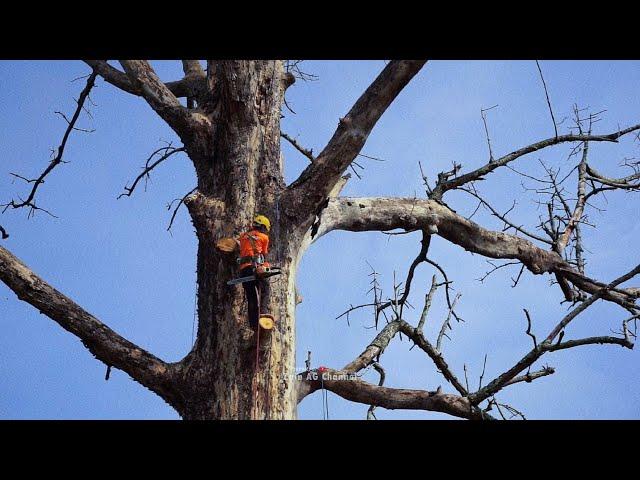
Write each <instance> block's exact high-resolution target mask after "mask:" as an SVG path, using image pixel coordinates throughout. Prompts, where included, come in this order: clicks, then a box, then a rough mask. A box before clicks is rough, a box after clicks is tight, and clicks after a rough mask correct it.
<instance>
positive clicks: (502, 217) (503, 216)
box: [459, 187, 552, 245]
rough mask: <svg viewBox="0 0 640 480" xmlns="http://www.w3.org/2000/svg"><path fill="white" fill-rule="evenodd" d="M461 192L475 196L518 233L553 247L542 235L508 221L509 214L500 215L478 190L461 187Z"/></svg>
mask: <svg viewBox="0 0 640 480" xmlns="http://www.w3.org/2000/svg"><path fill="white" fill-rule="evenodd" d="M459 190H462V191H463V192H466V193H468V194H469V195H472V196H474V197H475V198H477V199H478V200H479V201H480V203H481V204H482V205H484V206H485V207H486V208H487V209H488V210H489V211H490V212H491V214H492V215H493V216H495V217H497V218H499V219H500V220H502V221H503V222H504V223H505V225H508V226H509V227H511V228H513V229H514V230H517V231H518V232H520V233H522V234H524V235H526V236H527V237H530V238H533V239H534V240H538V241H539V242H543V243H546V244H548V245H551V244H552V242H550V241H549V240H547V239H546V238H543V237H541V236H540V235H536V234H535V233H531V232H528V231H527V230H525V229H524V228H522V226H518V225H516V224H515V223H513V222H511V221H510V220H508V219H507V214H506V213H504V214H500V213H498V211H497V210H496V209H495V208H493V207H492V206H491V205H490V204H489V203H488V202H487V201H486V200H485V199H484V198H482V197H481V196H480V195H479V194H478V192H477V190H475V188H473V189H467V188H464V187H461V188H460V189H459ZM513 207H515V202H514V205H513V206H512V207H511V209H510V210H512V209H513ZM507 213H508V212H507Z"/></svg>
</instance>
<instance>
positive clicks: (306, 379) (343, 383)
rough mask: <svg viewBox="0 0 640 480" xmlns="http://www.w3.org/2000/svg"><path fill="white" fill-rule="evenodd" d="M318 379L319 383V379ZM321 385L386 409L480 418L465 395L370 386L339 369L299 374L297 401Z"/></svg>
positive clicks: (477, 410) (477, 411) (350, 399)
mask: <svg viewBox="0 0 640 480" xmlns="http://www.w3.org/2000/svg"><path fill="white" fill-rule="evenodd" d="M320 378H322V384H321V380H320ZM321 387H323V388H325V389H326V390H329V391H330V392H333V393H335V394H336V395H338V396H340V397H342V398H344V399H345V400H349V401H351V402H356V403H363V404H365V405H375V406H376V407H382V408H387V409H390V410H396V409H403V410H427V411H435V412H442V413H447V414H449V415H453V416H455V417H460V418H467V419H474V420H481V419H483V418H491V417H489V416H486V415H485V416H484V417H483V416H482V413H481V412H480V410H479V409H477V408H474V407H471V406H470V404H469V402H468V401H467V399H466V398H465V397H462V396H457V395H451V394H445V393H441V392H440V391H435V392H429V391H425V390H408V389H400V388H389V387H381V386H377V385H371V384H370V383H367V382H364V381H362V380H360V379H358V378H357V377H356V376H355V374H350V373H348V372H343V371H339V370H332V369H323V371H322V372H321V373H320V372H318V371H311V372H305V373H303V374H301V375H299V383H298V392H299V394H298V401H302V399H304V398H305V397H306V396H307V395H309V394H310V393H313V392H315V391H316V390H319V389H320V388H321Z"/></svg>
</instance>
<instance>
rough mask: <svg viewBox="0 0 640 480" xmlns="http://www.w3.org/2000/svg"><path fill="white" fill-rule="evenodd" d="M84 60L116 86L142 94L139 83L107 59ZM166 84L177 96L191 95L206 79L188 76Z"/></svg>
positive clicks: (201, 88)
mask: <svg viewBox="0 0 640 480" xmlns="http://www.w3.org/2000/svg"><path fill="white" fill-rule="evenodd" d="M84 62H85V63H86V64H87V65H89V66H90V67H91V68H92V69H93V70H94V72H96V73H98V75H100V76H101V77H102V78H103V79H104V80H105V81H106V82H108V83H110V84H111V85H113V86H114V87H118V88H119V89H120V90H123V91H125V92H127V93H130V94H132V95H136V96H138V97H140V96H142V90H141V89H140V88H139V87H138V85H136V84H135V83H132V82H131V80H130V79H129V77H128V76H127V74H126V73H124V72H121V71H120V70H118V69H117V68H115V67H113V66H111V65H109V64H108V63H107V61H106V60H84ZM165 85H166V87H167V88H168V89H169V91H171V93H173V94H174V95H175V96H176V97H177V98H180V97H190V96H194V95H196V94H197V93H198V92H200V91H202V90H203V89H204V88H205V86H206V79H205V78H202V77H195V76H194V77H186V78H183V79H182V80H178V81H175V82H167V83H166V84H165Z"/></svg>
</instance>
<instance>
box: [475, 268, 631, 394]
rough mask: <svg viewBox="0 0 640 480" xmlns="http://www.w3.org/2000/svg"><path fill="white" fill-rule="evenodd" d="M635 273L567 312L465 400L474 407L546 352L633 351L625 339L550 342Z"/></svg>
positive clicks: (600, 290) (603, 338) (613, 283)
mask: <svg viewBox="0 0 640 480" xmlns="http://www.w3.org/2000/svg"><path fill="white" fill-rule="evenodd" d="M638 273H640V265H637V266H636V267H635V268H633V269H632V270H630V271H629V272H628V273H626V274H624V275H622V276H621V277H619V278H617V279H615V280H614V281H613V282H611V283H610V284H609V285H607V286H606V287H604V288H601V289H599V290H598V291H597V292H596V293H595V294H593V295H592V296H591V297H589V298H588V299H587V300H586V301H584V302H582V303H581V304H580V305H579V306H577V307H576V308H574V309H573V310H571V312H569V313H568V314H567V315H565V316H564V317H563V318H562V320H560V322H559V323H558V324H557V325H556V326H555V327H554V328H553V330H551V333H549V335H548V336H547V337H546V338H545V339H544V341H543V342H541V343H538V344H537V345H536V346H534V348H532V349H531V350H530V351H529V352H528V353H527V354H526V355H525V356H524V357H522V359H520V360H519V361H518V362H517V363H516V364H515V365H514V366H513V367H511V368H510V369H509V370H507V371H506V372H504V373H502V374H501V375H499V376H498V377H496V378H495V379H494V380H492V381H491V382H489V384H488V385H487V386H486V387H484V388H481V389H478V391H476V392H475V393H472V394H471V395H469V400H471V402H472V403H473V404H474V405H478V404H479V403H480V402H482V401H483V400H485V399H487V398H489V397H491V396H492V395H494V394H495V393H497V392H498V391H500V390H501V389H502V388H503V387H504V386H505V385H506V384H507V383H508V382H510V381H512V380H513V379H514V378H516V375H518V374H519V373H520V372H522V371H523V370H524V369H525V368H528V367H530V366H531V365H533V364H534V363H535V362H536V361H537V360H538V359H539V358H540V357H541V356H542V355H544V354H545V353H546V352H551V351H554V350H561V349H564V348H571V347H575V346H579V345H591V344H596V343H612V344H618V345H622V346H624V347H627V348H633V343H631V341H630V340H629V339H628V338H618V339H615V338H614V337H591V338H587V339H582V340H569V341H566V342H564V343H557V344H555V345H554V344H553V343H552V342H553V340H554V339H555V338H556V337H557V336H558V335H559V334H560V333H561V332H562V331H563V330H564V329H565V328H566V327H567V325H569V323H570V322H571V321H572V320H573V319H575V318H576V317H577V316H578V315H579V314H580V313H582V312H584V311H585V310H586V309H587V308H589V307H590V306H591V305H593V304H594V303H595V302H596V300H598V299H600V298H604V295H605V293H606V291H607V290H610V289H611V288H614V287H616V286H617V285H619V284H621V283H623V282H625V281H627V280H629V279H631V278H633V277H634V276H635V275H637V274H638ZM560 340H562V336H561V337H560Z"/></svg>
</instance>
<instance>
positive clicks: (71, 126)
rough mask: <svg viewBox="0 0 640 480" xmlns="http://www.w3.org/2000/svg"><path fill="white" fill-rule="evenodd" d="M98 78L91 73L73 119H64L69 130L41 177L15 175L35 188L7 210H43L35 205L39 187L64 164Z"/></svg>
mask: <svg viewBox="0 0 640 480" xmlns="http://www.w3.org/2000/svg"><path fill="white" fill-rule="evenodd" d="M96 76H97V74H96V73H95V72H93V73H91V75H89V78H87V83H86V85H85V87H84V89H83V90H82V92H80V96H79V97H78V100H76V104H77V106H76V109H75V111H74V112H73V116H72V117H71V120H68V119H67V118H66V117H64V118H65V120H66V121H67V128H66V130H65V132H64V135H63V136H62V141H61V142H60V145H59V146H58V149H57V151H56V155H55V157H54V158H53V159H52V160H51V162H50V163H49V165H47V168H45V169H44V171H43V172H42V173H41V174H40V176H39V177H38V178H36V179H33V180H27V179H26V178H24V177H21V176H20V175H16V174H13V175H14V176H15V177H19V178H22V179H23V180H25V181H26V182H27V183H33V186H32V187H31V191H30V192H29V195H28V196H27V198H26V199H25V200H22V201H20V202H16V201H14V200H11V202H9V203H8V204H7V205H5V209H6V208H8V207H13V208H21V207H27V206H28V207H31V208H32V209H35V210H42V209H41V208H39V207H37V206H36V205H35V203H34V201H33V199H34V198H35V196H36V192H37V190H38V187H39V186H40V185H42V184H43V183H44V179H45V178H46V176H47V175H49V174H50V173H51V171H52V170H53V169H54V168H56V167H57V166H58V165H60V164H61V163H62V156H63V155H64V149H65V147H66V146H67V141H68V140H69V135H71V132H72V131H73V130H75V125H76V122H77V121H78V118H79V117H80V113H82V109H83V108H84V102H85V101H86V99H87V98H88V97H89V93H90V92H91V89H92V88H93V86H94V85H95V81H96Z"/></svg>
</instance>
